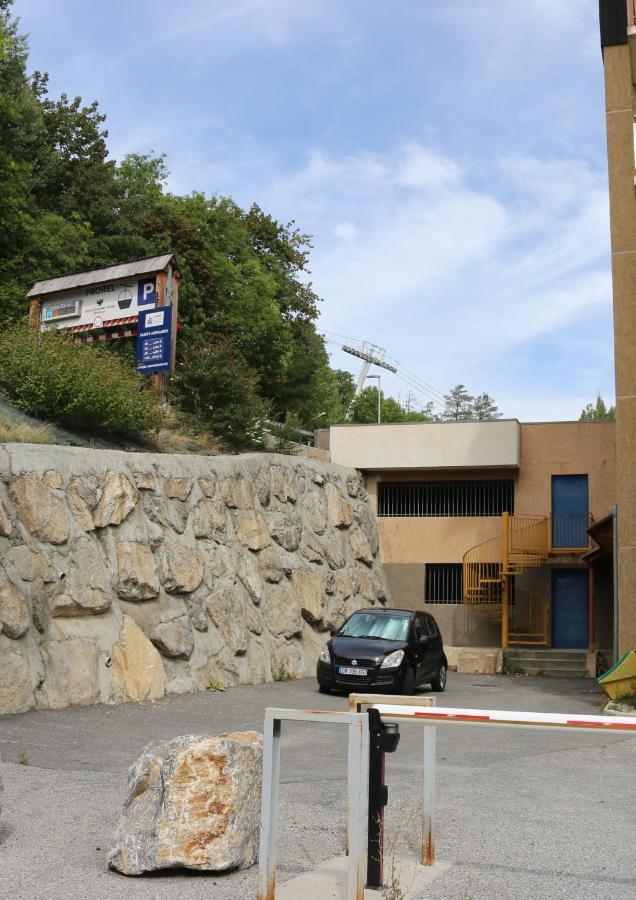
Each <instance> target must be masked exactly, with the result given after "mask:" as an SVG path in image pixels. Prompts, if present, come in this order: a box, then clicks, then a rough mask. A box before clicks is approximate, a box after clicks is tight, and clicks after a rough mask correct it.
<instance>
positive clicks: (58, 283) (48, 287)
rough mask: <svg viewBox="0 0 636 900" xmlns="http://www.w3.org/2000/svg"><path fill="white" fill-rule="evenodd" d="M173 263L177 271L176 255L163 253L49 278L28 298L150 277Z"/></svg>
mask: <svg viewBox="0 0 636 900" xmlns="http://www.w3.org/2000/svg"><path fill="white" fill-rule="evenodd" d="M169 263H172V265H173V266H174V268H175V269H177V270H178V268H179V266H178V263H177V258H176V256H175V255H174V253H163V254H162V255H161V256H147V257H145V258H144V259H133V260H132V261H131V262H126V263H119V265H116V266H103V267H102V268H100V269H91V270H90V271H89V272H77V273H76V274H75V275H61V276H60V277H59V278H49V279H48V280H47V281H36V283H35V284H34V285H33V287H32V288H31V290H30V291H29V292H28V293H27V297H42V296H43V295H44V294H57V293H59V292H60V291H70V290H72V289H73V288H78V287H85V286H86V285H90V284H103V283H104V282H106V281H118V280H119V279H121V278H130V277H131V276H133V275H149V274H150V273H151V272H161V271H162V270H163V269H167V268H168V265H169Z"/></svg>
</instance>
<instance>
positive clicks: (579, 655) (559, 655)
mask: <svg viewBox="0 0 636 900" xmlns="http://www.w3.org/2000/svg"><path fill="white" fill-rule="evenodd" d="M508 652H510V653H515V654H516V655H517V656H524V657H525V658H526V659H541V660H545V661H548V660H551V659H570V660H581V661H582V662H585V660H586V659H587V650H561V649H560V648H558V647H555V648H554V649H545V648H537V649H536V650H535V649H534V648H532V647H514V648H511V649H510V650H509V651H508Z"/></svg>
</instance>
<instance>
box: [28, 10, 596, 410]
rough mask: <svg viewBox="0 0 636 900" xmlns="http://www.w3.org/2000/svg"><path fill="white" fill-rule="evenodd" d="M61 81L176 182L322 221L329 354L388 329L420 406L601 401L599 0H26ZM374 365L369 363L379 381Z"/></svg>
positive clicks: (401, 387)
mask: <svg viewBox="0 0 636 900" xmlns="http://www.w3.org/2000/svg"><path fill="white" fill-rule="evenodd" d="M14 10H15V13H16V14H17V15H18V16H19V17H20V19H21V30H22V31H23V32H24V31H26V32H28V33H29V34H30V45H31V56H30V67H31V68H32V69H39V70H42V71H47V72H48V73H49V75H50V89H51V93H52V94H53V95H54V94H57V93H61V92H62V91H64V92H66V93H67V94H69V95H71V96H75V95H80V96H82V97H83V98H84V99H85V100H87V101H91V100H93V99H97V100H98V101H99V103H100V107H101V110H102V112H105V113H106V115H107V127H108V130H109V135H110V136H109V146H110V148H111V153H112V155H113V156H114V157H115V158H116V159H121V158H122V156H123V155H124V154H126V153H130V152H136V153H148V152H155V153H165V154H166V157H167V165H168V169H169V171H170V177H169V182H168V188H169V189H170V190H172V191H174V192H177V193H189V192H191V191H203V192H205V193H206V194H208V195H212V194H219V195H231V196H232V197H233V198H234V199H235V200H236V201H237V202H238V203H240V204H241V205H243V206H248V205H249V204H251V203H252V202H256V203H258V204H259V205H260V206H261V207H262V208H263V209H264V210H265V211H266V212H268V213H271V214H272V215H273V216H275V217H276V218H277V219H279V220H280V221H284V222H288V221H290V220H294V221H295V222H296V224H297V226H298V227H299V228H300V229H301V230H302V231H303V232H307V233H310V234H311V235H312V236H313V239H312V243H313V251H312V255H311V271H312V274H311V279H312V282H313V285H314V288H315V290H316V292H317V293H318V295H319V296H320V297H321V298H322V302H321V304H320V319H319V323H318V327H319V329H321V330H324V332H325V336H326V338H327V339H328V341H329V343H328V344H327V348H328V350H329V352H330V354H331V358H332V364H333V365H334V366H337V367H339V368H347V369H349V370H350V371H352V372H353V373H354V374H356V375H357V372H358V370H359V365H358V361H357V360H356V359H355V358H354V357H351V356H348V355H346V354H344V353H343V352H342V351H341V350H340V349H339V347H340V346H341V344H342V343H349V344H351V343H353V344H354V346H359V342H360V341H365V340H366V341H368V342H370V343H372V344H374V345H377V346H379V347H382V348H384V349H385V350H386V354H387V357H390V358H391V361H392V362H393V363H394V364H395V362H396V361H397V366H398V369H399V371H398V374H397V375H393V374H391V373H389V372H388V371H385V370H382V371H381V370H378V369H373V370H372V372H375V373H379V372H380V371H381V374H382V389H383V391H385V392H386V393H390V394H392V395H393V396H396V397H398V396H399V398H400V400H401V401H402V402H403V403H404V402H406V401H407V397H408V395H409V394H410V397H409V399H408V402H409V405H410V406H411V408H419V407H420V406H421V405H423V404H425V403H426V402H427V401H428V400H429V399H434V401H435V404H436V405H435V407H434V409H435V410H438V411H439V409H440V406H439V401H440V398H441V396H442V395H443V394H444V393H446V392H447V391H448V390H449V388H450V387H452V386H453V385H455V384H458V383H463V384H465V385H466V386H467V388H468V389H469V391H471V393H474V394H477V393H481V392H483V391H486V392H488V393H489V394H490V395H491V396H492V397H494V399H495V401H496V402H497V404H498V406H499V408H500V410H501V411H502V412H503V414H504V415H505V416H506V417H516V418H519V419H521V420H522V421H545V420H552V419H555V420H558V419H576V418H578V417H579V414H580V412H581V409H582V408H583V407H584V406H585V404H587V403H588V402H590V401H593V400H594V399H595V397H596V395H597V393H598V392H600V393H601V394H602V395H603V397H604V398H605V400H606V401H608V402H609V401H611V402H613V398H614V371H613V336H612V310H611V274H610V250H609V213H608V197H607V161H606V147H605V130H604V118H605V113H604V102H603V70H602V59H601V51H600V46H599V37H598V3H597V0H525V2H523V3H522V2H514V0H181V2H180V3H178V4H175V3H174V2H167V0H126V2H123V0H108V2H106V3H96V2H89V3H87V2H86V0H16V2H15V4H14ZM370 384H375V382H370Z"/></svg>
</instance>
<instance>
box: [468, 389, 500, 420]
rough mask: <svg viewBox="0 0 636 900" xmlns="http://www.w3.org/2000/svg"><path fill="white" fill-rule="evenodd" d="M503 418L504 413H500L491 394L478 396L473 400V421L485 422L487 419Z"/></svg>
mask: <svg viewBox="0 0 636 900" xmlns="http://www.w3.org/2000/svg"><path fill="white" fill-rule="evenodd" d="M501 416H502V413H500V412H499V409H498V408H497V405H496V404H495V401H494V400H493V399H492V397H491V396H490V394H478V395H477V396H476V397H475V399H474V400H473V404H472V409H471V416H470V418H471V419H478V420H479V421H484V420H486V419H500V418H501Z"/></svg>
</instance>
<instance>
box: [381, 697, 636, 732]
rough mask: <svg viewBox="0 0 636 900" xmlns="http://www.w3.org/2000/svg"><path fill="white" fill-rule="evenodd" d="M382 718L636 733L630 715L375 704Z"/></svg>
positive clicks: (435, 723)
mask: <svg viewBox="0 0 636 900" xmlns="http://www.w3.org/2000/svg"><path fill="white" fill-rule="evenodd" d="M373 705H374V707H375V709H377V710H378V712H379V713H380V715H381V716H382V717H383V718H389V719H420V720H425V721H426V722H429V723H430V724H431V725H441V724H443V723H445V724H449V725H453V724H455V725H467V724H470V725H501V726H503V725H512V726H514V727H516V728H550V729H554V728H557V729H568V730H570V729H579V730H585V731H602V732H604V733H605V734H607V732H625V731H627V732H629V731H631V732H633V733H634V734H636V718H632V717H630V716H580V715H573V714H571V713H570V714H564V715H562V714H560V713H532V712H514V711H509V710H499V709H455V708H450V707H444V706H435V707H430V706H401V705H395V704H391V703H375V704H373Z"/></svg>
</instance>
